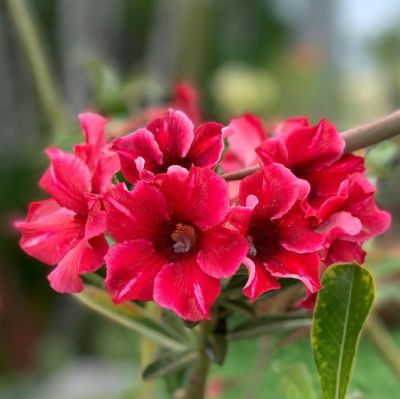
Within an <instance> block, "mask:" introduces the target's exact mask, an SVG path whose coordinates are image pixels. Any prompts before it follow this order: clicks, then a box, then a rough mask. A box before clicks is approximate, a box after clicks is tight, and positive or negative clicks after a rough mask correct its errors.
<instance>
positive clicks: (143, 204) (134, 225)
mask: <svg viewBox="0 0 400 399" xmlns="http://www.w3.org/2000/svg"><path fill="white" fill-rule="evenodd" d="M103 200H104V206H105V208H106V214H107V227H108V230H109V232H110V233H111V235H112V236H113V237H114V238H115V239H116V240H117V241H118V242H121V241H127V240H132V239H135V238H144V239H147V240H150V241H152V240H153V239H155V238H156V237H157V236H158V234H160V230H161V229H162V227H163V225H164V223H165V222H166V221H167V220H168V219H169V209H168V204H167V202H166V200H165V198H164V197H163V195H162V194H161V192H160V191H159V190H158V189H157V188H156V187H155V186H153V185H150V184H147V183H144V182H139V183H137V184H136V186H135V188H134V190H133V191H128V190H127V189H126V187H125V185H124V184H119V185H118V186H116V187H115V188H114V189H112V190H111V191H109V192H108V193H106V194H105V195H104V199H103Z"/></svg>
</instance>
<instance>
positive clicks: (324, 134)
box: [279, 119, 345, 170]
mask: <svg viewBox="0 0 400 399" xmlns="http://www.w3.org/2000/svg"><path fill="white" fill-rule="evenodd" d="M279 138H281V139H282V140H283V142H284V144H285V146H286V150H287V152H288V166H289V167H296V168H302V169H303V170H305V169H308V170H309V169H315V168H317V169H321V168H322V167H324V166H327V165H330V164H331V163H333V162H334V161H336V160H337V159H339V158H340V156H341V155H342V153H343V150H344V146H345V142H344V140H343V138H342V137H341V135H340V134H339V132H338V131H337V129H336V127H335V126H334V125H333V124H332V123H331V122H329V121H327V120H326V119H322V120H321V121H320V122H319V123H318V124H317V125H316V126H304V125H303V126H301V125H298V126H297V127H295V128H294V127H291V128H290V129H283V130H282V131H281V133H280V134H279Z"/></svg>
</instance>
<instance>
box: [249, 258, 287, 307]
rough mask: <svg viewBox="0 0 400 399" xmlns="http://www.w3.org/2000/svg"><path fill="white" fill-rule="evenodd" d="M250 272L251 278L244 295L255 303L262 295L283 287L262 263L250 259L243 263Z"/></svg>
mask: <svg viewBox="0 0 400 399" xmlns="http://www.w3.org/2000/svg"><path fill="white" fill-rule="evenodd" d="M243 263H244V265H245V266H246V268H247V270H248V272H249V278H248V280H247V283H246V285H245V286H244V288H243V294H244V295H246V296H247V297H248V298H250V301H251V302H254V301H255V300H256V299H257V298H258V297H260V296H261V295H262V294H265V293H266V292H268V291H271V290H277V289H279V288H280V287H281V285H280V284H279V282H278V280H277V279H276V278H275V277H274V276H272V275H271V274H270V273H269V272H268V271H267V269H266V268H265V266H264V265H263V264H262V263H260V262H257V263H255V262H253V261H252V260H251V259H250V258H245V259H244V261H243Z"/></svg>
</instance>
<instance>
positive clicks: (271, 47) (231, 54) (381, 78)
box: [0, 0, 400, 399]
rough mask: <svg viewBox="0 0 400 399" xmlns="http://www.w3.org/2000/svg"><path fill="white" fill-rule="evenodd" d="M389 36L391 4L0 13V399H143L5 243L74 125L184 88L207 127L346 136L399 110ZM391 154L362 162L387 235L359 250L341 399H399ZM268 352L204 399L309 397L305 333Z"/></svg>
mask: <svg viewBox="0 0 400 399" xmlns="http://www.w3.org/2000/svg"><path fill="white" fill-rule="evenodd" d="M399 20H400V2H399V1H398V0H380V1H364V0H274V1H273V0H247V1H243V0H79V1H77V0H0V134H1V136H0V138H1V145H0V190H1V195H0V206H1V218H0V236H1V240H0V398H2V399H3V398H4V399H20V398H29V399H54V398H58V399H64V398H68V399H70V398H74V399H91V398H93V399H103V398H104V399H106V398H107V399H114V398H117V399H124V398H134V397H137V398H142V396H141V394H140V392H141V391H140V389H141V388H140V386H141V383H140V367H139V366H140V365H139V361H138V356H137V352H138V347H139V345H140V341H139V340H138V338H137V337H136V336H135V335H133V334H131V333H129V332H126V331H125V330H123V329H122V328H120V327H118V326H115V325H113V324H111V323H109V322H108V321H107V320H103V319H101V318H100V316H98V315H96V314H94V313H91V312H90V311H88V310H87V309H85V308H83V307H82V306H81V305H80V304H78V303H77V302H76V301H75V300H74V298H73V297H71V296H62V295H56V294H55V293H53V292H52V291H51V290H50V288H49V286H48V284H47V280H46V275H47V273H48V268H47V267H46V266H44V265H41V264H39V263H38V262H36V261H35V260H33V259H30V258H28V257H27V256H26V255H24V253H23V252H22V251H21V250H19V248H18V244H17V242H18V234H17V232H16V231H15V230H14V229H13V227H12V222H13V221H14V220H15V219H17V218H18V217H22V216H23V214H24V212H25V210H26V207H27V204H28V202H29V201H31V200H33V199H41V198H44V194H43V193H42V192H40V190H39V189H38V187H37V181H38V178H39V176H40V175H41V174H42V173H43V171H44V169H45V168H46V166H47V161H46V158H45V157H44V156H43V152H42V150H43V148H44V147H45V146H48V145H50V144H51V145H54V144H56V145H61V146H63V147H65V148H68V147H69V146H71V144H72V143H74V142H75V141H76V140H78V139H79V129H78V126H77V123H76V117H75V115H76V114H77V113H78V112H81V111H83V110H95V111H98V112H101V113H103V114H105V115H107V116H109V117H110V118H111V120H112V123H111V125H112V126H113V127H114V128H115V129H118V128H119V127H121V126H123V121H124V120H126V119H127V118H128V116H132V115H137V114H140V112H141V110H143V109H144V108H146V107H147V106H151V105H157V104H161V103H164V102H166V101H168V100H169V98H170V96H171V93H172V91H173V88H174V86H175V84H176V83H177V82H180V81H187V82H190V83H192V84H193V85H195V86H196V87H197V88H198V90H199V92H200V95H201V104H202V107H203V110H204V115H205V116H206V118H207V119H208V118H210V119H211V118H213V119H216V120H219V121H222V122H227V121H228V120H229V118H230V117H232V116H239V115H240V114H242V113H244V112H254V113H257V114H259V115H260V116H262V117H264V118H265V119H266V120H267V121H273V120H277V119H279V118H283V117H288V116H297V115H308V116H309V117H310V118H311V119H312V120H313V121H317V120H318V119H319V118H321V117H327V118H329V119H331V120H332V121H334V122H335V123H336V124H337V126H338V127H339V128H340V129H345V128H349V127H353V126H356V125H357V124H360V123H365V122H368V121H372V120H374V119H375V118H378V117H380V116H383V115H385V114H387V113H389V112H391V111H393V110H395V109H397V108H399V107H400V25H399V23H398V21H399ZM399 144H400V141H399V140H398V139H397V140H396V139H395V140H392V141H390V142H386V143H382V144H380V145H378V146H377V147H375V148H374V149H372V150H370V151H368V154H367V162H368V166H369V170H370V174H371V179H373V180H374V181H375V182H376V183H377V184H378V186H379V190H380V191H379V203H380V205H381V206H383V207H386V208H387V209H389V210H390V211H391V212H392V213H393V219H394V221H393V227H392V229H391V230H390V231H389V232H388V233H387V234H385V235H384V236H383V237H381V238H380V239H378V240H377V241H376V242H375V243H373V244H371V245H370V247H371V251H370V255H369V258H368V267H370V268H371V270H372V272H373V273H374V274H375V276H376V280H377V290H378V295H377V301H376V309H375V314H376V315H377V317H378V319H379V321H380V323H381V324H380V327H382V328H383V330H382V331H383V335H382V334H381V335H380V338H378V339H377V338H376V337H375V338H374V337H373V336H372V335H371V334H364V336H363V338H362V341H361V345H360V348H359V354H358V358H357V362H356V367H355V372H354V375H353V380H352V386H351V394H350V396H349V398H350V397H351V398H353V399H355V398H360V399H361V398H366V399H386V398H387V399H389V398H390V399H391V398H395V397H400V382H399V381H400V375H399V370H398V373H397V375H396V373H395V371H394V367H393V364H392V366H390V363H388V362H387V361H385V359H384V357H382V355H381V353H382V345H383V346H385V345H386V346H387V345H389V348H391V347H392V346H391V345H394V344H396V343H397V345H400V260H399V259H400V239H399V237H400V235H399V234H400V185H399V181H400V152H399ZM382 331H381V333H382ZM289 343H290V345H289ZM270 346H271V342H270V341H268V340H265V339H259V340H253V341H247V342H246V341H243V342H241V343H239V344H235V345H232V348H231V349H230V353H229V355H228V359H227V362H226V364H225V366H224V368H223V369H220V368H218V367H217V366H215V368H214V369H213V370H212V375H213V376H212V379H211V384H210V387H209V394H208V397H209V398H210V399H211V398H215V399H217V398H224V399H225V398H227V399H235V398H246V399H258V398H259V399H261V398H266V397H268V398H270V399H281V398H283V399H285V398H287V399H291V398H295V396H290V395H291V393H290V392H291V391H290V386H291V384H298V383H299V380H301V381H302V383H304V384H311V385H315V386H316V384H317V381H316V377H315V371H314V368H313V367H314V366H313V361H312V356H311V352H310V345H309V342H308V337H307V335H306V333H303V334H301V333H300V334H299V335H298V336H294V337H290V339H286V341H285V340H281V341H280V345H278V346H276V347H275V348H274V350H273V351H271V350H270V349H271V348H270ZM399 360H400V359H399ZM295 378H298V380H297V382H296V381H294V379H295ZM159 395H160V396H159V397H160V398H162V394H161V388H160V394H159Z"/></svg>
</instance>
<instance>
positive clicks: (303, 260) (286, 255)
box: [265, 249, 321, 292]
mask: <svg viewBox="0 0 400 399" xmlns="http://www.w3.org/2000/svg"><path fill="white" fill-rule="evenodd" d="M319 261H320V259H319V256H318V255H317V254H297V253H295V252H291V251H287V250H284V249H282V250H281V251H279V252H278V253H276V254H275V255H274V257H273V258H272V259H271V260H270V261H269V262H267V263H265V267H266V268H267V270H268V271H269V272H270V273H271V274H272V275H273V276H274V277H286V278H294V279H297V280H300V281H301V282H302V283H303V284H304V285H305V286H306V288H307V289H308V290H309V291H311V292H316V291H318V290H319V289H320V288H321V284H320V282H319Z"/></svg>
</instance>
